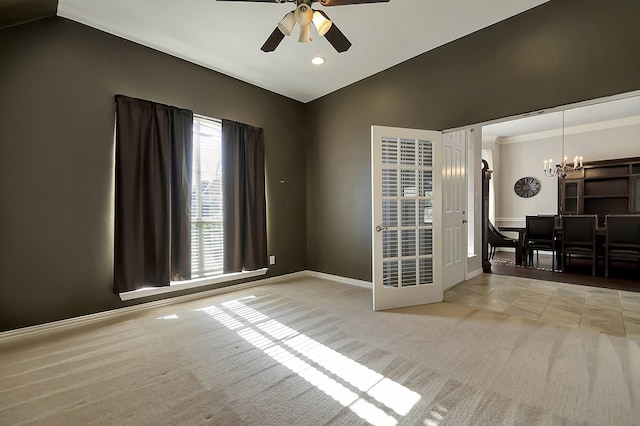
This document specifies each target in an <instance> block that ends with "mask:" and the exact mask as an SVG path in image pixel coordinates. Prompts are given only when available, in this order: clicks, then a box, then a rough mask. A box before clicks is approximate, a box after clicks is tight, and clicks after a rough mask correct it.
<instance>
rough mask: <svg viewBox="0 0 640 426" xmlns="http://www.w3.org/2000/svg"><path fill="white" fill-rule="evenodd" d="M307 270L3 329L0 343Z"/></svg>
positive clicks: (298, 274)
mask: <svg viewBox="0 0 640 426" xmlns="http://www.w3.org/2000/svg"><path fill="white" fill-rule="evenodd" d="M308 272H309V271H299V272H293V273H290V274H285V275H278V276H276V277H269V278H264V279H261V280H255V281H249V282H246V283H241V284H235V285H230V286H227V287H221V288H215V289H212V290H207V291H202V292H198V293H192V294H185V295H183V296H177V297H170V298H167V299H162V300H157V301H154V302H146V303H141V304H139V305H134V306H127V307H124V308H117V309H112V310H109V311H103V312H96V313H95V314H88V315H82V316H79V317H73V318H68V319H63V320H59V321H53V322H48V323H44V324H38V325H33V326H30V327H23V328H18V329H15V330H8V331H3V332H1V333H0V343H3V342H7V341H9V340H16V339H22V338H27V337H33V336H37V335H38V334H42V333H47V332H51V331H55V330H61V329H63V328H69V327H79V326H83V325H87V324H92V323H94V322H98V321H102V320H105V319H110V318H113V317H117V316H119V315H125V314H130V313H134V312H140V311H144V310H146V309H152V308H157V307H160V306H167V305H171V304H174V303H182V302H188V301H191V300H196V299H200V298H203V297H209V296H215V295H218V294H223V293H229V292H231V291H236V290H242V289H245V288H251V287H256V286H259V285H264V284H273V283H277V282H281V281H289V280H292V279H296V278H300V277H305V276H308Z"/></svg>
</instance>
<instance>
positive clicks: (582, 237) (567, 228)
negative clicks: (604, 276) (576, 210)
mask: <svg viewBox="0 0 640 426" xmlns="http://www.w3.org/2000/svg"><path fill="white" fill-rule="evenodd" d="M597 222H598V217H597V216H596V215H570V216H569V215H567V216H562V217H561V223H562V243H561V253H562V270H563V271H564V269H565V266H566V262H567V255H569V256H571V255H572V254H573V255H581V256H587V257H591V275H593V276H595V275H596V265H597V264H598V253H597V250H596V224H597Z"/></svg>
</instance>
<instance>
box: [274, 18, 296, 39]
mask: <svg viewBox="0 0 640 426" xmlns="http://www.w3.org/2000/svg"><path fill="white" fill-rule="evenodd" d="M295 25H296V17H295V16H294V14H293V12H289V13H287V14H286V15H284V18H282V19H281V20H280V22H278V28H279V29H280V31H282V34H284V35H286V36H290V35H291V33H292V32H293V27H294V26H295Z"/></svg>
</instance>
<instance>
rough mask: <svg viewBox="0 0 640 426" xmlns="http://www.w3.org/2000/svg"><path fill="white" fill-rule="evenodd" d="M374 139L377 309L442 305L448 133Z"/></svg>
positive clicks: (375, 135)
mask: <svg viewBox="0 0 640 426" xmlns="http://www.w3.org/2000/svg"><path fill="white" fill-rule="evenodd" d="M371 133H372V138H371V150H372V156H371V159H372V165H371V166H372V167H371V170H372V186H373V188H372V194H373V196H372V198H373V201H372V202H373V222H372V223H373V230H372V245H373V250H372V252H373V259H372V260H373V261H372V264H373V308H374V309H375V310H382V309H391V308H397V307H402V306H411V305H422V304H425V303H436V302H441V301H442V298H443V294H442V278H441V275H442V267H441V265H442V260H441V253H442V242H441V241H442V239H441V232H440V229H441V221H442V219H441V217H442V214H441V204H442V203H441V200H442V196H441V190H440V188H441V177H442V176H441V175H442V173H441V170H442V165H441V164H442V163H441V152H442V133H441V132H434V131H428V130H414V129H400V128H394V127H381V126H373V127H372V132H371Z"/></svg>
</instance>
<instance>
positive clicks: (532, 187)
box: [513, 177, 540, 198]
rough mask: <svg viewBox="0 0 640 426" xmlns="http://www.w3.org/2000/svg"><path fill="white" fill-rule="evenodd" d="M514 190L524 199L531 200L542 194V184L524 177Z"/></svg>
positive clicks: (518, 181)
mask: <svg viewBox="0 0 640 426" xmlns="http://www.w3.org/2000/svg"><path fill="white" fill-rule="evenodd" d="M513 190H514V191H515V193H516V194H518V195H519V196H520V197H522V198H529V197H533V196H534V195H536V194H537V193H538V192H540V182H538V179H536V178H532V177H523V178H520V179H518V180H517V181H516V184H515V185H513Z"/></svg>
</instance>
